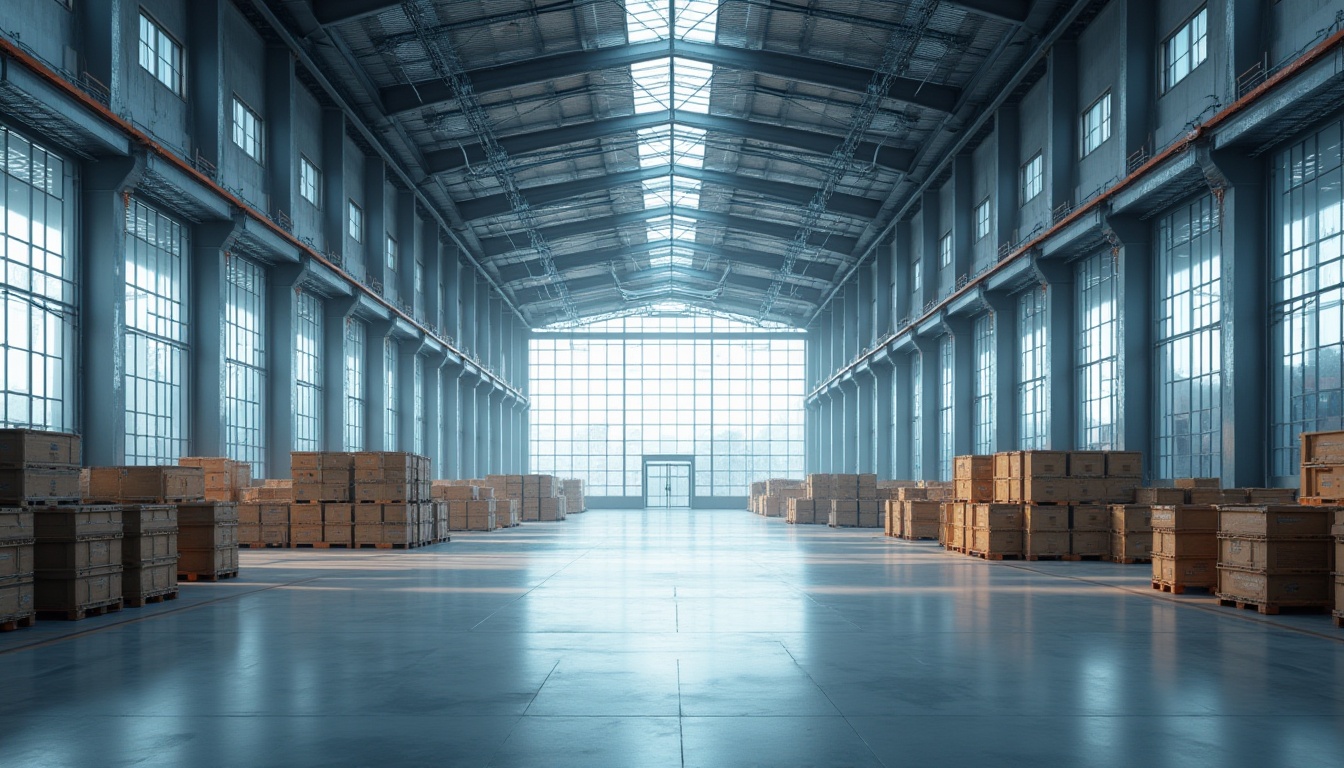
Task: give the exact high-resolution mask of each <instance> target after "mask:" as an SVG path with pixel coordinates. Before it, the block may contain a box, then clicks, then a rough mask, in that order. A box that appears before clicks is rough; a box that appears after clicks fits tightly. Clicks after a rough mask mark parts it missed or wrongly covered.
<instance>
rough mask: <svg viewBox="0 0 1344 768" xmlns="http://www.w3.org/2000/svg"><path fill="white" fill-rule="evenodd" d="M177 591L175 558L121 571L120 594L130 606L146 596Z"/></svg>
mask: <svg viewBox="0 0 1344 768" xmlns="http://www.w3.org/2000/svg"><path fill="white" fill-rule="evenodd" d="M175 591H177V558H176V557H171V558H166V559H161V560H154V561H150V562H145V563H141V564H139V565H137V566H136V567H134V568H126V569H124V570H122V572H121V594H122V597H123V598H124V599H125V600H126V603H127V604H128V605H131V606H133V607H134V606H140V605H144V601H145V600H146V599H147V598H151V597H157V596H159V595H163V594H167V593H169V592H175Z"/></svg>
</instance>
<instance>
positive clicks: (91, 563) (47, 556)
mask: <svg viewBox="0 0 1344 768" xmlns="http://www.w3.org/2000/svg"><path fill="white" fill-rule="evenodd" d="M33 563H34V568H35V570H37V571H82V570H86V569H89V568H105V567H108V566H113V565H115V566H117V567H118V568H120V567H121V564H122V546H121V535H120V534H118V535H117V536H115V537H111V536H109V537H107V538H102V539H90V538H81V539H75V540H70V541H50V540H43V539H38V540H37V542H36V543H35V544H33Z"/></svg>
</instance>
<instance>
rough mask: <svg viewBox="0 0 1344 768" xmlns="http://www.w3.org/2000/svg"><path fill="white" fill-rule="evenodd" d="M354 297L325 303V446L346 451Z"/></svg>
mask: <svg viewBox="0 0 1344 768" xmlns="http://www.w3.org/2000/svg"><path fill="white" fill-rule="evenodd" d="M357 301H358V299H356V298H355V297H354V296H346V297H342V298H339V299H326V300H325V301H323V302H322V313H323V316H322V333H323V339H322V415H323V423H322V448H323V450H327V451H344V450H345V426H346V423H345V396H346V394H347V393H346V391H345V375H346V365H345V354H346V352H345V324H346V322H347V320H348V319H349V318H350V313H351V312H352V311H353V310H354V308H355V303H356V302H357Z"/></svg>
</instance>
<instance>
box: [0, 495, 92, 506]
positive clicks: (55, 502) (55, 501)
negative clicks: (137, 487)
mask: <svg viewBox="0 0 1344 768" xmlns="http://www.w3.org/2000/svg"><path fill="white" fill-rule="evenodd" d="M96 503H98V502H93V501H84V500H83V499H81V498H80V497H78V496H62V497H60V498H50V499H21V500H19V501H17V502H11V501H7V502H4V504H0V506H6V507H8V506H17V507H23V508H25V509H32V508H34V507H71V506H80V505H83V504H96ZM105 503H107V504H115V503H116V502H115V501H109V502H105Z"/></svg>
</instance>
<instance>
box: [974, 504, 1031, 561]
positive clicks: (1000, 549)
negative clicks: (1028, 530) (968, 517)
mask: <svg viewBox="0 0 1344 768" xmlns="http://www.w3.org/2000/svg"><path fill="white" fill-rule="evenodd" d="M1022 509H1023V507H1022V505H1021V504H972V505H971V514H972V522H971V530H970V540H969V541H968V542H967V544H966V551H967V553H968V554H972V555H975V556H976V557H983V558H985V559H986V560H1002V559H1004V558H1006V557H1007V558H1015V557H1021V556H1022V546H1023V538H1024V536H1023V529H1022V525H1023V522H1022V517H1023V511H1022Z"/></svg>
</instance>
